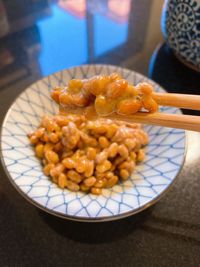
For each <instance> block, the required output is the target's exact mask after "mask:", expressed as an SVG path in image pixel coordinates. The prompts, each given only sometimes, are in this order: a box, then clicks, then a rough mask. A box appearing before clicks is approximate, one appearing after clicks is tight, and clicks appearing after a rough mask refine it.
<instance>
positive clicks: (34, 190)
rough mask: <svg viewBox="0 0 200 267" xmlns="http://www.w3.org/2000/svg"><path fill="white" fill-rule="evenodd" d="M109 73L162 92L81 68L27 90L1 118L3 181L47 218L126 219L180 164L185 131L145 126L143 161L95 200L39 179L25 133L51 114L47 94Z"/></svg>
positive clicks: (98, 68)
mask: <svg viewBox="0 0 200 267" xmlns="http://www.w3.org/2000/svg"><path fill="white" fill-rule="evenodd" d="M112 72H119V73H121V74H122V75H123V76H124V77H125V78H126V79H128V81H129V82H130V83H133V84H137V83H139V82H143V81H148V82H150V83H152V84H153V85H154V86H155V88H156V90H157V91H163V89H161V88H160V87H159V86H158V85H157V84H155V83H154V82H152V81H151V80H149V79H148V78H146V77H144V76H142V75H141V74H138V73H136V72H134V71H130V70H127V69H123V68H120V67H115V66H110V65H84V66H80V67H75V68H71V69H68V70H63V71H60V72H58V73H55V74H53V75H50V76H48V77H46V78H44V79H42V80H40V81H38V82H36V83H35V84H33V85H31V86H30V87H29V88H27V89H26V90H25V91H24V92H23V93H22V94H21V95H20V96H19V97H18V98H17V99H16V100H15V102H14V104H13V105H12V106H11V107H10V109H9V111H8V113H7V115H6V118H5V120H4V123H3V129H2V136H1V147H2V158H3V165H4V167H5V169H6V171H7V174H8V176H9V179H10V181H11V182H12V184H13V185H14V186H15V187H16V189H17V190H18V191H19V192H20V193H21V194H22V195H23V196H24V197H25V198H26V199H27V200H29V201H30V202H31V203H32V204H34V205H36V206H38V207H39V208H41V209H43V210H45V211H47V212H49V213H52V214H54V215H57V216H61V217H64V218H69V219H74V220H80V221H81V220H82V221H96V220H113V219H117V218H122V217H126V216H129V215H131V214H134V213H136V212H139V211H141V210H143V209H145V208H147V207H148V206H150V205H152V204H153V203H155V202H156V201H157V200H158V199H159V198H160V197H161V195H162V194H163V192H164V191H166V189H167V188H168V187H169V186H170V185H171V184H172V182H173V181H174V179H175V177H176V176H177V174H178V172H179V170H180V168H181V166H182V164H183V161H184V154H185V131H183V130H179V129H170V128H165V127H157V126H151V125H150V126H145V129H146V131H147V132H148V134H149V137H150V143H149V145H148V146H147V147H146V158H145V161H144V162H143V163H142V164H140V165H138V166H137V168H136V171H134V173H133V174H132V176H131V179H129V180H128V181H125V182H123V183H120V184H118V185H116V186H114V187H113V188H111V189H104V190H103V194H102V195H101V196H95V195H91V194H84V193H81V192H77V193H74V192H71V191H69V190H67V189H64V190H62V189H60V188H58V187H57V185H56V184H54V183H52V182H51V181H50V179H49V178H48V177H47V176H45V175H44V174H43V173H42V168H41V164H40V162H39V160H38V159H37V158H36V157H35V155H34V151H33V148H32V147H31V146H30V143H29V140H28V138H27V133H30V132H32V131H33V130H35V129H36V127H37V126H38V125H39V123H40V120H41V117H42V115H44V114H52V115H53V114H55V113H56V112H57V106H56V105H55V104H54V102H53V101H52V100H51V99H50V91H51V88H52V87H54V86H56V85H58V84H59V85H63V84H66V83H67V81H69V80H70V79H72V78H87V77H91V76H93V75H97V74H109V73H112ZM161 110H162V111H163V112H168V113H180V110H178V109H176V108H171V107H169V108H166V107H165V108H163V107H161Z"/></svg>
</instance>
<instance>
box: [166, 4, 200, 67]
mask: <svg viewBox="0 0 200 267" xmlns="http://www.w3.org/2000/svg"><path fill="white" fill-rule="evenodd" d="M162 30H163V33H164V35H165V38H166V39H167V40H168V42H169V45H170V47H171V48H172V49H173V50H174V51H175V53H176V54H177V55H179V56H180V57H182V59H184V60H186V61H187V62H189V63H192V64H193V65H194V66H196V67H197V68H199V69H200V1H199V0H166V1H165V5H164V8H163V17H162Z"/></svg>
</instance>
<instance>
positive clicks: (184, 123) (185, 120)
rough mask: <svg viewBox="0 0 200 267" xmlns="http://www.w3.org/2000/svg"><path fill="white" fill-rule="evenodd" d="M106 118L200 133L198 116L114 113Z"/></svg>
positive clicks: (199, 118)
mask: <svg viewBox="0 0 200 267" xmlns="http://www.w3.org/2000/svg"><path fill="white" fill-rule="evenodd" d="M106 118H108V119H113V120H120V121H124V122H128V123H133V122H138V123H144V124H153V125H158V126H165V127H170V128H178V129H185V130H191V131H197V132H200V116H199V117H198V116H192V115H181V114H166V113H159V112H156V113H148V112H137V113H135V114H133V115H118V114H116V113H114V114H112V115H109V116H108V117H106Z"/></svg>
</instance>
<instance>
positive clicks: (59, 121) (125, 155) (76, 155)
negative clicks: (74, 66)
mask: <svg viewBox="0 0 200 267" xmlns="http://www.w3.org/2000/svg"><path fill="white" fill-rule="evenodd" d="M29 139H30V142H31V144H32V145H33V146H34V149H35V154H36V156H37V157H38V158H39V159H40V160H41V162H42V164H43V172H44V174H45V175H47V176H50V177H51V179H52V181H53V182H54V183H56V184H58V186H59V187H60V188H67V189H69V190H71V191H83V192H87V193H92V194H96V195H99V194H101V192H102V188H109V187H112V186H114V185H116V184H117V183H118V182H119V180H122V181H124V180H127V179H128V178H129V177H130V175H131V173H132V172H133V170H134V168H135V165H136V163H137V162H140V161H142V160H143V159H144V156H145V154H144V151H143V149H142V148H143V146H145V145H146V144H147V143H148V136H147V134H146V133H145V132H144V131H143V129H142V128H141V126H140V125H139V124H125V123H122V122H113V121H111V120H108V119H99V120H96V121H88V120H87V119H86V118H85V116H83V115H66V116H62V115H56V116H52V117H50V116H45V117H43V119H42V121H41V125H40V126H39V128H38V129H36V131H35V132H33V133H31V134H29Z"/></svg>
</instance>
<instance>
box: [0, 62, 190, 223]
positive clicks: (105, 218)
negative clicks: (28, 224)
mask: <svg viewBox="0 0 200 267" xmlns="http://www.w3.org/2000/svg"><path fill="white" fill-rule="evenodd" d="M80 66H81V67H83V68H85V67H92V66H95V67H101V66H106V67H114V68H119V69H123V70H125V71H129V72H134V73H135V74H136V75H137V74H138V75H140V76H143V77H145V78H147V79H148V80H151V79H150V78H148V77H146V76H145V75H143V74H141V73H139V72H137V71H134V70H130V69H127V68H123V67H121V66H117V65H111V64H83V65H80ZM80 66H74V67H70V68H67V69H62V70H60V71H57V72H54V73H52V74H50V75H48V76H45V77H43V78H41V79H39V80H37V81H35V82H33V83H32V84H30V85H29V86H28V87H26V88H25V89H24V90H22V92H21V93H20V94H18V95H17V96H16V97H15V99H14V100H13V101H12V103H11V105H10V106H9V108H8V110H7V112H6V115H5V117H4V119H3V122H2V124H1V126H0V157H1V163H2V166H3V170H4V172H5V174H6V175H7V177H8V180H9V181H10V183H11V184H12V185H13V187H14V188H15V189H16V190H17V192H18V193H19V194H20V195H21V196H22V197H23V198H25V199H26V200H27V201H28V202H29V203H30V204H32V205H34V206H35V207H37V208H39V209H40V210H42V211H45V212H47V213H48V214H51V215H54V216H57V217H59V218H62V219H69V220H71V221H78V222H106V221H114V220H119V219H122V218H126V217H129V216H132V215H134V214H137V213H139V212H141V211H144V210H145V209H147V208H149V207H150V206H152V205H154V204H156V203H157V202H158V201H159V200H160V199H161V198H162V197H163V196H164V195H165V194H166V193H167V192H168V191H169V190H170V189H171V188H172V185H173V184H174V183H175V180H176V179H177V177H178V176H179V174H180V172H181V171H182V168H183V166H184V163H185V158H186V154H187V149H188V133H187V131H183V132H184V153H183V158H182V162H181V164H180V168H179V170H178V172H177V174H176V176H175V177H174V178H173V180H172V181H171V182H170V183H169V184H168V186H167V188H165V189H164V190H163V192H161V193H159V194H158V195H157V196H156V197H155V198H153V199H151V200H150V201H149V202H148V203H146V204H144V205H141V206H139V207H138V208H135V209H134V210H130V211H127V212H124V213H121V214H116V215H110V216H102V217H85V216H83V217H82V216H76V215H69V214H63V213H61V212H58V211H55V210H51V209H49V208H46V207H44V206H43V205H42V204H40V203H38V202H36V201H35V200H33V199H32V198H31V197H29V196H28V195H27V194H26V193H25V192H23V191H22V190H21V189H20V187H19V186H18V185H17V184H16V183H15V182H14V180H13V178H12V176H11V174H10V172H9V171H8V169H7V167H6V164H5V160H4V156H3V150H2V134H3V128H4V125H5V123H6V121H7V118H8V117H9V115H10V113H11V111H12V107H13V106H14V104H15V102H16V100H17V99H18V98H19V97H20V96H21V95H22V94H23V93H24V92H25V91H26V90H28V89H30V87H31V86H32V85H33V84H35V83H37V82H39V81H42V80H43V79H46V78H48V77H50V76H52V75H53V74H56V73H59V72H61V71H66V70H70V69H74V68H79V67H80ZM151 81H152V82H153V83H154V84H155V85H158V86H159V87H161V88H162V86H160V85H159V84H158V83H156V82H154V81H153V80H151ZM162 89H163V88H162ZM179 110H180V109H179ZM180 111H181V110H180ZM181 113H182V111H181Z"/></svg>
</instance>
